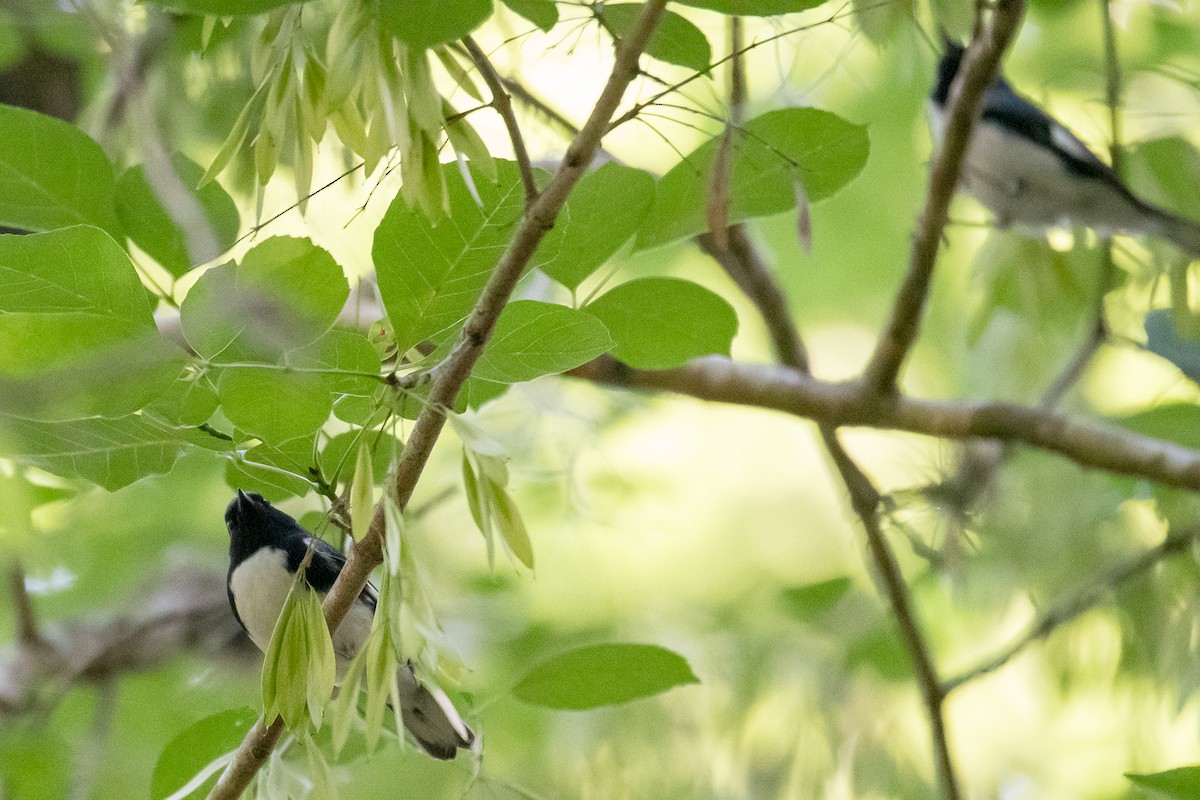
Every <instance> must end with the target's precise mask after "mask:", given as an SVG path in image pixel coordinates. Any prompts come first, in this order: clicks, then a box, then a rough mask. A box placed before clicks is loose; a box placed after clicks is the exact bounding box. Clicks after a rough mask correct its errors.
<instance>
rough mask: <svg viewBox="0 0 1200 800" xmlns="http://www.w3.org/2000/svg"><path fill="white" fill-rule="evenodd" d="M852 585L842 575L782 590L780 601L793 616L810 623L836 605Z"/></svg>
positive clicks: (850, 581)
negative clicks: (781, 600)
mask: <svg viewBox="0 0 1200 800" xmlns="http://www.w3.org/2000/svg"><path fill="white" fill-rule="evenodd" d="M853 585H854V579H853V578H850V577H848V576H846V575H843V576H841V577H838V578H830V579H829V580H827V581H820V582H819V583H810V584H806V585H804V586H795V587H792V588H790V589H784V590H783V592H782V599H783V602H784V604H785V605H786V606H787V608H788V610H789V611H790V612H791V613H792V614H793V615H794V616H796V617H799V618H800V619H803V620H805V621H811V620H814V619H816V618H817V617H819V616H821V615H822V614H824V613H825V612H826V611H828V610H829V609H831V608H833V607H834V606H835V605H837V603H838V601H840V600H841V599H842V598H843V597H845V596H846V593H847V592H849V591H850V588H851V587H852V586H853Z"/></svg>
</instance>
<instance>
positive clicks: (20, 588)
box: [8, 561, 46, 646]
mask: <svg viewBox="0 0 1200 800" xmlns="http://www.w3.org/2000/svg"><path fill="white" fill-rule="evenodd" d="M8 589H9V594H11V595H12V601H13V616H15V617H16V622H17V641H19V642H20V643H21V644H24V645H31V646H37V645H41V644H44V643H45V641H46V640H45V638H43V636H42V633H41V630H40V629H39V628H38V623H37V614H36V613H35V612H34V610H33V600H32V599H30V597H29V589H28V588H26V586H25V570H24V568H22V566H21V564H20V563H19V562H15V561H14V562H13V564H12V566H11V567H10V568H9V570H8Z"/></svg>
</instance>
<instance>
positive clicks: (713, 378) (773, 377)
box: [567, 356, 1200, 491]
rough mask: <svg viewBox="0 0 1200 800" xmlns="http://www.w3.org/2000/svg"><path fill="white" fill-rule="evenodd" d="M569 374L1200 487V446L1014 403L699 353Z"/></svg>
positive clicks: (608, 362)
mask: <svg viewBox="0 0 1200 800" xmlns="http://www.w3.org/2000/svg"><path fill="white" fill-rule="evenodd" d="M567 374H569V375H572V376H575V377H580V378H585V379H587V380H591V381H594V382H596V383H602V384H606V385H609V386H619V387H624V388H628V389H643V390H648V391H667V392H674V393H676V394H685V395H690V396H692V397H696V398H699V399H701V400H710V401H714V402H721V403H732V404H734V405H743V406H755V407H758V408H766V409H772V410H775V411H783V412H786V413H788V414H794V415H796V416H800V417H806V418H808V419H813V420H816V421H817V422H821V423H825V424H829V425H834V426H845V425H849V426H861V427H869V428H880V429H892V430H900V431H907V432H909V433H921V434H925V435H928V436H937V437H940V438H945V439H999V440H1001V441H1006V442H1015V443H1020V444H1026V445H1029V446H1032V447H1036V448H1038V449H1040V450H1047V451H1049V452H1052V453H1057V454H1058V455H1061V456H1064V457H1065V458H1067V459H1070V460H1071V461H1074V462H1075V463H1077V464H1079V465H1080V466H1084V467H1093V468H1096V469H1102V470H1105V471H1107V472H1112V473H1116V474H1118V475H1128V476H1131V477H1137V478H1144V479H1147V480H1152V481H1157V482H1159V483H1162V484H1165V485H1168V486H1176V487H1179V488H1182V489H1189V490H1192V491H1200V452H1198V451H1196V450H1192V449H1190V448H1187V447H1183V446H1181V445H1177V444H1174V443H1172V442H1167V441H1163V440H1161V439H1155V438H1153V437H1149V436H1143V435H1141V434H1138V433H1134V432H1132V431H1128V430H1123V429H1121V428H1118V427H1116V426H1113V425H1105V424H1101V423H1097V422H1088V421H1083V420H1078V419H1075V418H1072V417H1070V416H1068V415H1065V414H1060V413H1056V412H1053V411H1046V410H1043V409H1039V408H1031V407H1029V406H1023V405H1018V404H1015V403H995V402H968V401H949V400H923V399H917V398H912V397H907V396H905V395H893V396H890V397H886V398H879V397H876V396H871V395H869V394H867V393H866V392H865V391H864V389H863V388H862V386H861V385H860V384H858V383H856V382H848V383H832V382H828V381H820V380H816V379H814V378H812V377H810V376H807V375H804V374H803V373H801V372H799V371H797V370H794V369H787V368H783V367H771V366H763V365H758V364H742V363H738V362H735V361H731V360H729V359H726V358H723V357H716V356H713V357H708V358H702V359H697V360H696V361H693V362H692V363H690V364H688V365H686V366H683V367H680V368H678V369H671V370H661V371H650V370H638V369H633V368H632V367H629V366H627V365H625V364H622V363H621V362H619V361H617V360H616V359H613V358H611V357H608V356H601V357H600V358H598V359H596V360H594V361H591V362H588V363H587V364H585V365H583V366H581V367H578V368H576V369H574V370H571V371H570V372H568V373H567Z"/></svg>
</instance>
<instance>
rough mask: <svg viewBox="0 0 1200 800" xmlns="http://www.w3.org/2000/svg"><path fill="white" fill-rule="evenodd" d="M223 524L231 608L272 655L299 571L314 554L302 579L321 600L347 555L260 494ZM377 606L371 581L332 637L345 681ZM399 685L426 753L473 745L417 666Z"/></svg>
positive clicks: (401, 673) (240, 503)
mask: <svg viewBox="0 0 1200 800" xmlns="http://www.w3.org/2000/svg"><path fill="white" fill-rule="evenodd" d="M225 525H226V527H227V528H228V529H229V577H228V579H227V588H228V591H229V605H230V607H231V608H232V609H233V615H234V616H235V617H237V621H238V622H239V623H241V626H242V627H243V628H244V629H245V631H246V633H247V634H249V635H250V638H251V640H253V642H254V643H255V644H256V645H258V648H259V649H260V650H262V651H263V652H266V650H267V646H268V645H269V644H270V642H271V634H272V632H273V631H274V630H275V622H276V620H278V619H279V614H280V612H281V611H282V610H283V604H284V602H285V601H286V600H287V596H288V591H289V590H290V589H291V586H292V583H293V579H294V578H295V576H296V570H298V569H299V568H300V563H301V562H302V561H303V560H304V556H305V554H306V553H307V552H308V550H309V548H310V547H311V548H312V549H313V554H312V559H311V561H310V563H309V565H308V568H307V570H306V571H305V576H304V577H305V580H306V581H307V582H308V585H309V586H311V587H312V588H313V589H314V590H316V592H317V593H318V594H319V595H320V596H321V597H322V598H324V597H325V595H326V594H327V593H328V592H329V590H330V588H332V586H333V582H334V581H335V580H337V576H338V574H339V573H340V572H341V571H342V567H343V566H345V564H346V557H345V556H344V555H342V553H341V552H339V551H338V550H337V549H336V548H334V547H333V546H331V545H329V544H328V543H326V542H324V541H322V540H321V539H319V538H317V537H315V536H313V535H312V534H311V533H309V532H308V531H306V530H305V529H304V528H302V527H300V525H299V524H298V523H297V522H296V520H294V519H292V518H291V517H289V516H288V515H287V514H285V513H283V512H282V511H280V510H279V509H277V508H275V507H274V506H272V505H271V504H270V503H268V502H267V501H266V500H264V499H263V497H262V496H261V495H257V494H249V493H246V492H243V491H241V490H239V491H238V493H237V497H235V498H234V499H233V500H232V501H231V502H230V503H229V506H228V507H227V508H226V509H225ZM377 602H378V595H377V594H376V592H375V587H373V586H371V584H369V583H368V584H367V585H366V587H364V588H363V590H362V593H361V594H359V596H358V599H357V600H356V601H355V603H354V605H353V606H351V608H350V612H349V613H348V614H347V615H346V618H345V619H344V620H342V624H341V625H339V626H338V629H337V631H336V632H335V633H334V635H333V650H334V656H335V660H336V662H337V676H338V679H339V680H340V679H341V677H342V675H343V674H344V673H345V671H346V667H347V666H348V665H349V663H350V660H351V659H353V658H354V656H356V655H357V654H358V652H359V650H361V649H362V647H363V644H364V643H365V642H366V640H367V637H368V636H369V635H370V633H371V622H372V620H373V619H374V617H375V607H376V603H377ZM396 681H397V684H398V686H399V690H400V691H399V695H400V711H401V716H402V718H403V720H404V727H406V728H408V732H409V733H411V734H412V736H413V738H414V739H415V740H416V741H417V743H418V744H419V745H420V746H421V748H422V749H423V750H424V751H425V752H426V753H428V754H429V755H431V756H433V757H434V758H440V759H452V758H454V756H455V754H456V753H457V752H458V749H459V748H467V747H470V746H471V745H472V743H473V742H474V741H475V735H474V734H473V733H472V732H471V729H470V728H468V727H467V725H466V723H464V722H463V720H462V717H461V716H459V714H458V711H456V710H455V708H454V706H453V705H452V704H451V703H450V700H449V698H447V697H446V695H445V694H443V693H442V692H441V691H440V690H439V689H437V687H434V688H433V689H429V688H427V687H426V686H424V685H423V684H421V682H420V681H418V680H417V678H416V675H415V674H414V673H413V669H412V665H411V664H408V663H405V664H404V665H403V666H401V667H400V669H399V670H398V671H397V675H396Z"/></svg>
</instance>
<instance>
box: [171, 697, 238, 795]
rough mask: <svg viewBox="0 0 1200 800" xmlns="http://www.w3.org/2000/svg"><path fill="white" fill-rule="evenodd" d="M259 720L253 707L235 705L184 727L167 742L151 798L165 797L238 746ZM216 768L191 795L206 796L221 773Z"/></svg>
mask: <svg viewBox="0 0 1200 800" xmlns="http://www.w3.org/2000/svg"><path fill="white" fill-rule="evenodd" d="M257 720H258V712H257V711H255V710H254V709H252V708H234V709H230V710H229V711H221V712H219V713H217V714H213V715H212V716H208V717H205V718H204V719H202V720H199V721H198V722H194V723H192V724H191V725H189V726H188V727H186V728H184V729H183V730H182V731H181V732H180V733H179V734H178V735H176V736H175V738H174V739H172V740H171V741H169V742H167V746H166V747H164V748H163V750H162V753H160V754H159V756H158V762H157V763H156V764H155V765H154V774H153V775H152V776H151V778H150V797H151V800H163V798H165V797H169V796H171V795H172V794H174V793H175V792H177V791H179V790H180V789H181V788H183V787H184V786H185V785H186V784H188V783H189V782H190V781H191V780H192V779H193V778H194V777H197V775H198V773H199V772H200V771H201V770H202V769H204V768H205V767H206V766H209V765H210V764H212V763H213V762H214V761H215V760H216V759H218V758H220V757H221V756H222V755H224V754H225V753H228V752H229V751H230V750H233V749H235V748H236V747H237V746H238V745H239V744H240V743H241V741H242V739H243V738H245V736H246V734H247V733H248V732H249V731H250V728H251V727H252V726H253V725H254V723H255V722H256V721H257ZM220 774H221V773H220V770H214V771H213V772H212V774H211V776H210V778H209V779H207V780H205V781H203V782H202V783H199V784H197V786H196V789H195V790H194V791H193V792H192V794H191V795H189V797H191V796H195V797H203V796H204V795H203V793H202V790H203V792H207V791H208V789H210V788H212V784H213V783H214V782H215V781H216V778H217V777H218V776H219V775H220Z"/></svg>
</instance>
